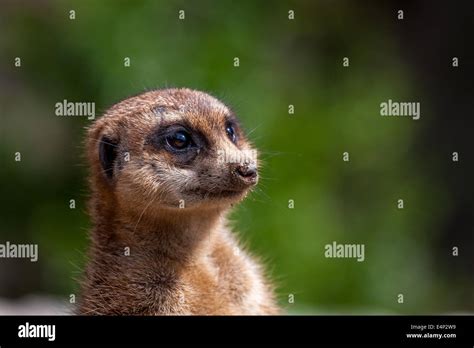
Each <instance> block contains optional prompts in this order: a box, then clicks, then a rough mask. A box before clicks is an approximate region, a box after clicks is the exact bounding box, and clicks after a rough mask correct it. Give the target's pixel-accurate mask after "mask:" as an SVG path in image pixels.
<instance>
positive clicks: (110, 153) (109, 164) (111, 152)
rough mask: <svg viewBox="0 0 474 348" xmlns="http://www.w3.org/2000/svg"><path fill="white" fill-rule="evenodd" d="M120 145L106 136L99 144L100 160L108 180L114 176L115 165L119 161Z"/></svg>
mask: <svg viewBox="0 0 474 348" xmlns="http://www.w3.org/2000/svg"><path fill="white" fill-rule="evenodd" d="M117 146H118V143H117V142H116V141H114V140H112V139H110V138H109V137H107V136H106V135H104V136H102V138H101V139H100V143H99V160H100V165H101V166H102V170H103V172H104V174H105V175H106V176H107V178H109V179H112V178H113V176H114V163H115V160H116V159H117Z"/></svg>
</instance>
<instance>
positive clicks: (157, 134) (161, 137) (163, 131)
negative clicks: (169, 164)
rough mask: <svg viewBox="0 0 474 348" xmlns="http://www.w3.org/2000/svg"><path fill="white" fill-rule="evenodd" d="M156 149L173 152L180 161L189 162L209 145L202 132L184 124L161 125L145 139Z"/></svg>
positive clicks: (147, 143)
mask: <svg viewBox="0 0 474 348" xmlns="http://www.w3.org/2000/svg"><path fill="white" fill-rule="evenodd" d="M145 145H151V146H152V147H153V148H154V149H156V150H164V151H167V152H169V153H171V154H173V156H174V158H175V159H176V161H177V162H178V163H183V164H188V163H190V162H191V161H192V160H193V159H194V158H196V156H197V155H198V154H199V153H200V151H201V150H205V148H206V147H207V140H206V139H205V137H204V136H203V135H202V134H201V133H200V132H197V131H195V130H193V129H192V128H190V127H188V126H186V125H182V124H170V125H164V126H163V125H160V127H159V129H157V130H156V131H154V132H152V133H151V134H150V135H149V136H148V137H147V138H146V140H145Z"/></svg>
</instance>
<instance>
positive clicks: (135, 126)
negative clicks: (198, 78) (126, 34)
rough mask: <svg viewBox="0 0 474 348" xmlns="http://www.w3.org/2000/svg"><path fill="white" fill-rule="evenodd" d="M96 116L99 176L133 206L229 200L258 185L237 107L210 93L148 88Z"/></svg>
mask: <svg viewBox="0 0 474 348" xmlns="http://www.w3.org/2000/svg"><path fill="white" fill-rule="evenodd" d="M96 123H97V126H96V129H95V130H94V128H93V129H92V133H93V134H94V136H93V137H94V138H95V139H99V141H98V142H96V144H95V145H94V144H92V148H93V149H92V150H90V152H91V151H95V155H92V157H94V156H95V158H96V159H97V161H96V163H98V164H97V165H98V166H99V165H100V168H99V169H100V170H99V173H100V177H101V178H100V180H102V181H103V182H104V183H105V185H107V187H110V189H111V190H113V192H115V193H116V194H117V195H118V196H119V197H120V199H119V201H125V202H127V203H128V204H129V205H130V204H131V205H134V206H137V207H140V208H141V207H143V205H144V204H145V205H147V206H149V207H150V209H153V208H160V207H166V208H177V209H179V208H193V207H219V206H222V207H225V206H227V205H229V204H232V203H235V202H238V201H240V200H241V199H243V198H244V197H245V195H246V194H247V192H248V191H249V189H251V188H252V187H253V186H254V185H256V184H257V181H258V169H257V168H258V161H257V154H256V151H255V150H254V149H253V148H252V146H251V145H250V143H249V142H248V141H247V139H246V138H245V135H244V133H243V131H242V129H241V127H240V125H239V122H238V120H237V118H236V117H235V115H234V114H233V112H232V111H231V110H230V109H229V108H228V107H227V106H226V105H224V104H223V103H221V102H220V101H218V100H217V99H215V98H214V97H212V96H210V95H208V94H205V93H202V92H197V91H192V90H188V89H172V90H161V91H154V92H148V93H145V94H143V95H140V96H137V97H133V98H130V99H127V100H125V101H123V102H121V103H119V104H117V105H115V106H114V107H112V108H111V109H110V110H109V111H108V112H107V113H106V115H104V116H103V117H102V118H101V119H99V120H98V121H97V122H96Z"/></svg>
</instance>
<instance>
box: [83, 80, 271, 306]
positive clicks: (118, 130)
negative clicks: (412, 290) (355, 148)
mask: <svg viewBox="0 0 474 348" xmlns="http://www.w3.org/2000/svg"><path fill="white" fill-rule="evenodd" d="M86 148H87V149H86V152H87V159H88V162H89V166H90V180H89V182H90V186H91V198H90V202H89V203H90V204H89V211H90V216H91V220H92V224H93V226H92V230H91V233H90V240H91V241H90V247H89V251H88V261H87V265H86V270H85V272H84V273H85V274H84V277H83V280H82V282H81V296H80V302H79V304H78V313H79V314H83V315H86V314H90V315H261V314H278V313H279V309H278V306H277V304H276V301H275V297H274V290H273V286H272V284H271V283H270V282H269V281H268V280H267V279H266V278H265V276H264V271H263V269H262V266H261V264H260V263H259V262H258V261H257V260H256V259H255V258H254V257H252V256H250V255H249V254H248V253H247V252H246V251H245V250H243V249H242V248H241V247H240V246H239V243H238V242H237V239H236V237H235V235H234V233H233V232H232V231H231V230H230V229H229V227H228V224H227V221H226V215H227V213H228V212H229V209H230V208H231V207H232V206H233V205H234V204H236V203H238V202H240V201H241V200H242V199H244V198H245V197H246V195H247V194H248V192H249V191H250V190H251V189H252V187H254V186H255V185H256V184H257V182H258V159H257V158H256V156H249V155H248V153H249V152H251V153H253V154H255V151H254V149H253V147H252V145H251V144H250V143H249V141H248V140H247V139H246V137H245V135H244V133H243V131H242V129H241V127H240V126H239V122H238V120H237V118H236V116H235V114H234V113H233V112H232V110H231V109H230V108H229V107H228V106H226V105H225V104H224V103H222V102H221V101H219V100H218V99H216V98H214V97H212V96H210V95H209V94H206V93H204V92H199V91H195V90H191V89H186V88H183V89H163V90H155V91H150V92H146V93H143V94H140V95H138V96H134V97H131V98H129V99H125V100H123V101H121V102H119V103H118V104H116V105H114V106H112V107H111V108H110V109H109V110H107V111H106V112H105V114H104V115H103V116H102V117H101V118H99V119H98V120H97V121H95V123H94V124H93V125H92V126H91V127H90V128H89V129H88V132H87V139H86ZM223 154H225V155H226V156H222V155H223ZM228 154H232V156H227V155H228ZM227 158H240V159H241V160H240V161H229V160H226V159H227ZM242 159H243V160H242Z"/></svg>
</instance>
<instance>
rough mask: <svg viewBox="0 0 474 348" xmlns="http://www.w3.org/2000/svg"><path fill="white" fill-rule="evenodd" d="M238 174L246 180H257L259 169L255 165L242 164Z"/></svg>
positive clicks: (237, 170)
mask: <svg viewBox="0 0 474 348" xmlns="http://www.w3.org/2000/svg"><path fill="white" fill-rule="evenodd" d="M236 172H237V174H239V175H240V176H241V177H243V178H245V179H255V178H256V177H257V167H256V166H255V165H253V164H241V165H239V166H237V169H236Z"/></svg>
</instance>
